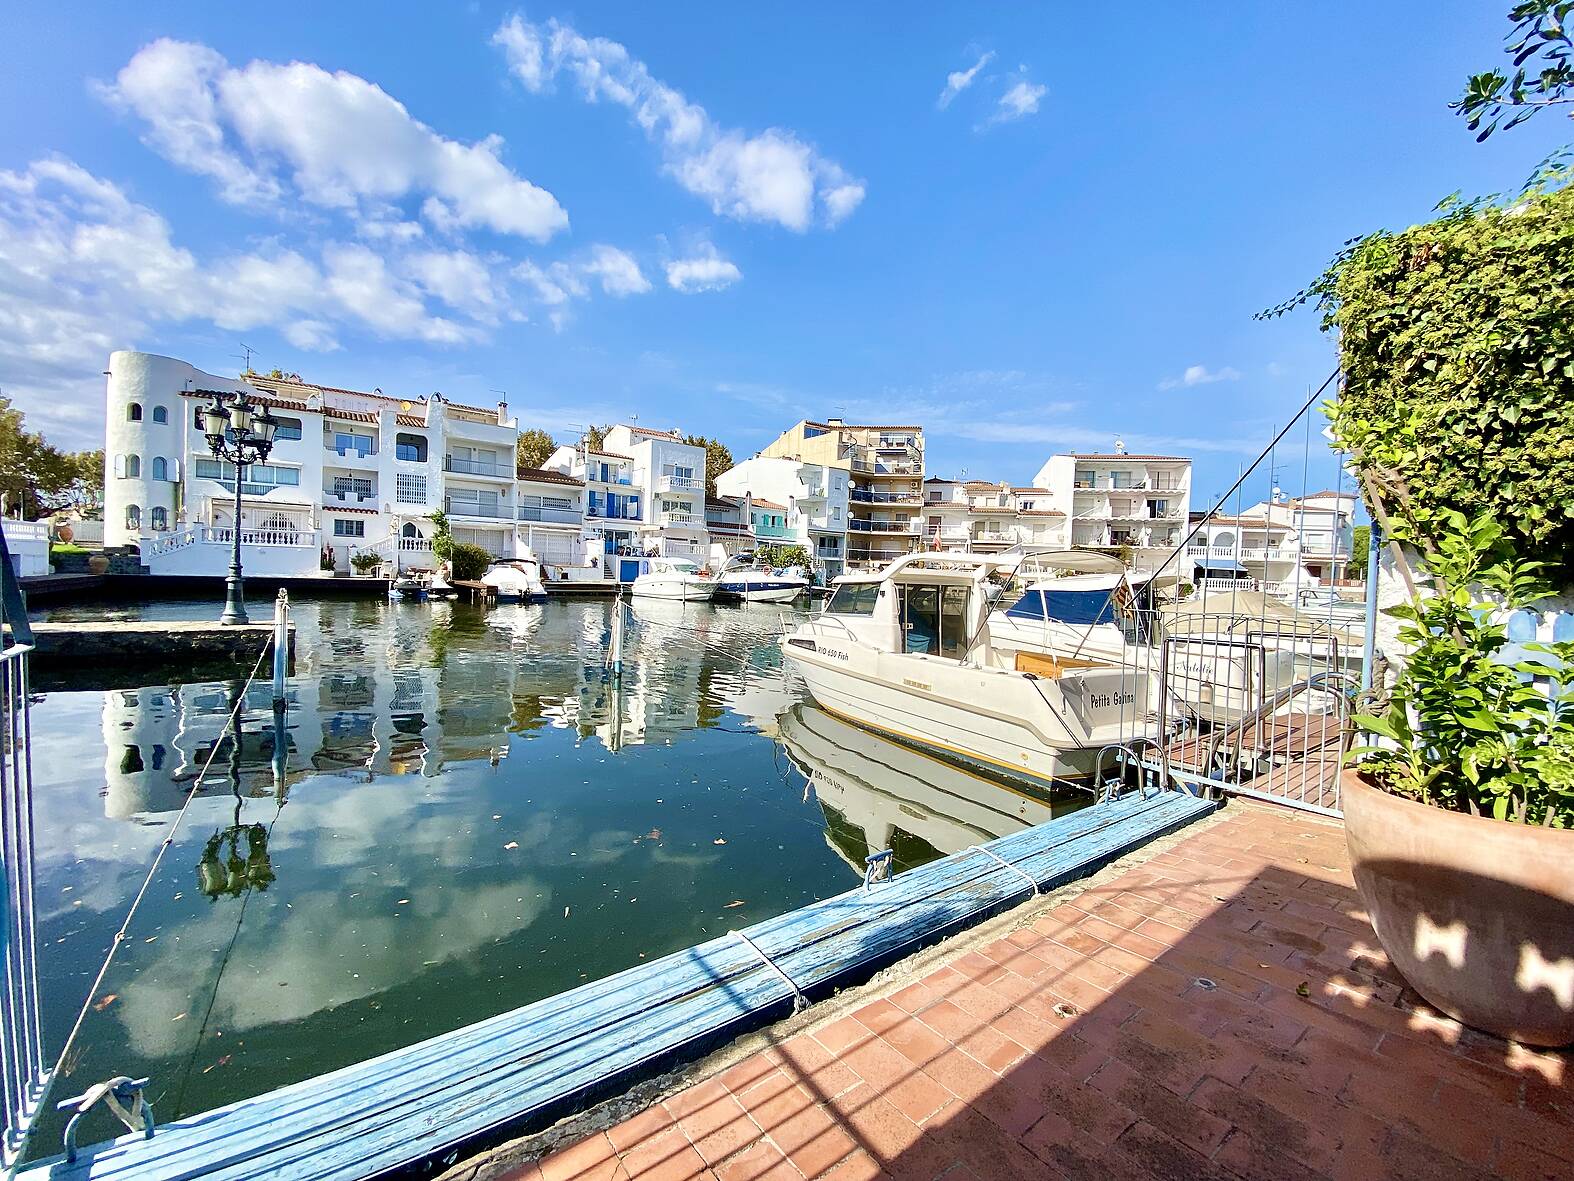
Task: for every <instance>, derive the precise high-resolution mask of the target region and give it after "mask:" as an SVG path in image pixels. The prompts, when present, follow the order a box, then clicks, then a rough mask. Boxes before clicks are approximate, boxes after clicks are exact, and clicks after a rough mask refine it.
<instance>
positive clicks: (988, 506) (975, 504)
mask: <svg viewBox="0 0 1574 1181" xmlns="http://www.w3.org/2000/svg"><path fill="white" fill-rule="evenodd" d="M967 511H968V512H970V513H1005V514H1006V515H1007V516H1012V515H1015V513H1016V511H1017V510H1016V507H1015V506H1014V505H1009V504H1001V503H999V502H998V501H992V500H972V501H969V502H968V505H967Z"/></svg>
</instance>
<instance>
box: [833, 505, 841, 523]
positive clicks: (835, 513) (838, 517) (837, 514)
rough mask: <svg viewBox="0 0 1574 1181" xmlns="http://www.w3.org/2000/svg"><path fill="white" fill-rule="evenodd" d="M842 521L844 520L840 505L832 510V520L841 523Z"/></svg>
mask: <svg viewBox="0 0 1574 1181" xmlns="http://www.w3.org/2000/svg"><path fill="white" fill-rule="evenodd" d="M841 519H842V509H841V506H840V505H837V506H835V507H834V508H832V509H831V520H833V521H840V520H841Z"/></svg>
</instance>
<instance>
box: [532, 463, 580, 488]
mask: <svg viewBox="0 0 1574 1181" xmlns="http://www.w3.org/2000/svg"><path fill="white" fill-rule="evenodd" d="M515 475H516V476H517V477H518V478H519V479H521V480H524V481H526V482H528V483H536V484H569V485H572V486H573V487H575V488H583V487H584V486H585V481H583V480H577V479H575V478H574V477H573V476H571V475H569V474H568V473H567V472H554V471H550V470H548V469H547V468H541V467H522V468H519V469H518V470H517V471H516V473H515Z"/></svg>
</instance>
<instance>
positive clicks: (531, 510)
mask: <svg viewBox="0 0 1574 1181" xmlns="http://www.w3.org/2000/svg"><path fill="white" fill-rule="evenodd" d="M516 517H517V519H518V520H521V521H535V522H538V523H540V524H542V525H578V524H580V523H582V522H583V521H584V519H585V514H584V513H582V512H580V511H579V510H578V509H570V508H543V507H542V506H541V505H537V504H522V505H520V506H519V509H518V511H517V513H516Z"/></svg>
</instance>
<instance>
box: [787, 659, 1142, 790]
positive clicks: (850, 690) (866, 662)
mask: <svg viewBox="0 0 1574 1181" xmlns="http://www.w3.org/2000/svg"><path fill="white" fill-rule="evenodd" d="M783 651H784V653H785V654H786V655H787V656H788V657H789V658H790V659H791V660H792V661H793V662H794V664H796V665H797V667H798V669H799V671H800V672H801V673H802V674H803V679H804V683H805V685H806V686H807V687H808V690H809V694H810V696H811V697H813V698H814V700H815V702H816V704H818V705H819V706H820V707H821V708H822V709H824V710H826V711H827V712H828V713H832V714H835V715H837V716H838V717H841V718H844V719H846V720H848V721H851V722H854V723H856V724H858V725H861V726H864V727H867V728H868V729H870V730H873V731H875V732H876V733H879V734H883V735H885V736H887V737H889V738H892V739H895V740H896V741H898V742H902V743H905V744H907V745H910V746H913V747H916V748H918V749H920V750H923V751H926V752H928V753H932V754H936V755H939V756H941V757H943V758H946V759H949V760H951V761H953V762H956V763H959V764H960V765H962V766H965V767H968V768H969V769H973V770H980V771H984V772H986V773H988V774H991V775H995V776H1004V777H1006V778H1009V779H1013V780H1016V781H1020V782H1024V783H1027V784H1030V785H1033V786H1037V787H1040V788H1048V787H1053V786H1055V785H1063V784H1066V783H1073V784H1075V783H1086V782H1087V781H1088V780H1090V779H1091V778H1092V776H1093V775H1094V773H1095V771H1096V770H1097V767H1096V764H1097V760H1098V754H1099V749H1100V748H1101V747H1103V746H1105V745H1107V744H1111V743H1121V742H1131V741H1132V740H1134V739H1136V738H1144V737H1153V736H1154V727H1153V724H1152V721H1151V719H1150V718H1149V715H1148V705H1147V702H1148V698H1149V691H1148V690H1149V678H1147V677H1146V676H1145V675H1144V674H1141V673H1137V672H1134V671H1132V670H1127V669H1120V668H1111V669H1107V670H1106V669H1097V670H1090V671H1089V672H1088V673H1087V674H1086V675H1084V676H1078V677H1075V678H1069V677H1068V678H1065V679H1062V680H1053V679H1049V678H1042V679H1039V678H1033V679H1030V678H1028V677H1026V676H1023V675H1022V674H1019V673H1011V672H1006V671H1003V670H997V669H986V668H974V667H971V666H966V665H961V664H958V663H957V662H955V661H951V660H947V659H944V658H937V657H927V656H919V655H913V654H905V653H890V652H881V651H879V650H877V649H872V648H867V647H864V646H862V645H858V644H850V643H842V644H836V643H835V642H827V641H825V640H823V639H822V640H820V641H819V642H818V643H817V644H816V647H815V649H814V650H813V651H811V650H809V649H808V648H806V647H805V646H804V645H803V643H802V642H801V641H800V640H799V639H797V638H796V637H794V638H789V640H788V641H787V642H785V643H784V645H783Z"/></svg>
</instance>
